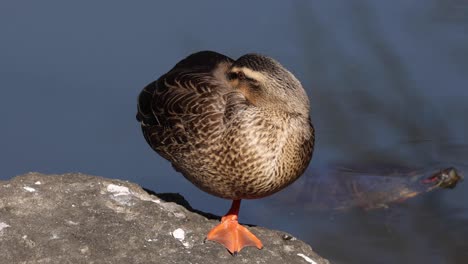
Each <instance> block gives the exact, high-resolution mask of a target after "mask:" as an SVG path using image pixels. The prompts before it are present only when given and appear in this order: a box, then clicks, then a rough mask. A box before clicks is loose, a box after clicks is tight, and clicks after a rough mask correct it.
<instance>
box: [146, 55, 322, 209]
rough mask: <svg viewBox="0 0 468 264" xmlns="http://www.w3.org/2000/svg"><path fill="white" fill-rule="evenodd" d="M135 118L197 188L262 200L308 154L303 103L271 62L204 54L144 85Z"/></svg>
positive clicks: (291, 176) (293, 83)
mask: <svg viewBox="0 0 468 264" xmlns="http://www.w3.org/2000/svg"><path fill="white" fill-rule="evenodd" d="M137 119H138V120H139V121H140V122H141V128H142V131H143V134H144V136H145V139H146V141H147V142H148V143H149V145H150V146H151V147H152V148H153V149H154V150H155V151H156V152H158V153H159V154H160V155H161V156H163V157H164V158H166V159H167V160H169V161H170V162H171V163H172V165H173V166H174V168H175V169H176V170H178V171H180V172H181V173H182V174H183V175H184V176H185V177H186V178H187V179H188V180H190V181H191V182H192V183H193V184H195V185H196V186H198V187H199V188H200V189H202V190H204V191H206V192H208V193H211V194H213V195H216V196H219V197H222V198H227V199H233V200H240V199H253V198H261V197H264V196H267V195H270V194H273V193H275V192H277V191H279V190H281V189H283V188H284V187H286V186H287V185H289V184H291V183H292V182H293V181H295V180H296V179H297V178H298V177H299V176H300V175H301V174H302V173H303V172H304V170H305V168H306V167H307V165H308V164H309V161H310V159H311V156H312V151H313V145H314V130H313V127H312V125H311V122H310V118H309V101H308V98H307V95H306V93H305V91H304V89H303V88H302V86H301V84H300V83H299V81H298V80H297V79H296V78H295V77H294V76H293V75H292V74H291V73H290V72H289V71H287V70H286V69H285V68H284V67H283V66H281V65H280V64H279V63H278V62H276V61H275V60H273V59H271V58H268V57H265V56H261V55H257V54H247V55H244V56H242V57H240V58H239V59H238V60H237V61H234V60H232V59H230V58H228V57H226V56H224V55H221V54H218V53H215V52H210V51H204V52H198V53H195V54H192V55H190V56H189V57H187V58H186V59H184V60H182V61H181V62H179V63H178V64H177V65H176V66H175V67H174V68H173V69H171V70H170V71H169V72H168V73H166V74H164V75H163V76H161V77H160V78H159V79H158V80H156V81H154V82H152V83H150V84H149V85H148V86H146V87H145V88H144V89H143V91H142V92H141V94H140V96H139V99H138V114H137Z"/></svg>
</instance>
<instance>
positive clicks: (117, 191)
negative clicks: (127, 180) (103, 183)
mask: <svg viewBox="0 0 468 264" xmlns="http://www.w3.org/2000/svg"><path fill="white" fill-rule="evenodd" d="M107 191H108V192H110V193H112V194H113V195H114V196H120V195H130V194H131V193H130V190H129V189H128V187H125V186H119V185H115V184H109V185H107Z"/></svg>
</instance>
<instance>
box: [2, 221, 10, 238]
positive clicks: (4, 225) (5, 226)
mask: <svg viewBox="0 0 468 264" xmlns="http://www.w3.org/2000/svg"><path fill="white" fill-rule="evenodd" d="M7 227H10V225H9V224H7V223H4V222H0V235H2V234H3V229H5V228H7Z"/></svg>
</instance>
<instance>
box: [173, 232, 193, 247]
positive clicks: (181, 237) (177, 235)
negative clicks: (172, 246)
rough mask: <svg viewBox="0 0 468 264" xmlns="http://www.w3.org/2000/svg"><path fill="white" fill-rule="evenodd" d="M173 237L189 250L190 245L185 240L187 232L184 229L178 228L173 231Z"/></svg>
mask: <svg viewBox="0 0 468 264" xmlns="http://www.w3.org/2000/svg"><path fill="white" fill-rule="evenodd" d="M171 234H172V236H173V237H174V238H175V239H177V240H179V241H180V242H181V243H182V245H184V247H186V248H188V247H190V244H189V243H188V242H187V241H184V240H185V231H184V230H183V229H182V228H177V229H176V230H174V231H172V233H171Z"/></svg>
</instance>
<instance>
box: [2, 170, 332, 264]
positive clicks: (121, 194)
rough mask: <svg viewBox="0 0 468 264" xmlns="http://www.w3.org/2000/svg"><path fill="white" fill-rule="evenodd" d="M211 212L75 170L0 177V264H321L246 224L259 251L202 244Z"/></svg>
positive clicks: (290, 241)
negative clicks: (236, 250)
mask: <svg viewBox="0 0 468 264" xmlns="http://www.w3.org/2000/svg"><path fill="white" fill-rule="evenodd" d="M218 221H219V217H215V216H213V215H210V214H206V213H202V212H199V211H196V210H194V209H192V208H191V207H190V205H189V204H188V203H187V201H185V199H184V198H183V197H182V196H180V195H178V194H158V195H156V194H154V193H148V192H147V191H145V190H144V189H142V188H141V187H139V186H138V185H136V184H133V183H129V182H124V181H120V180H114V179H106V178H101V177H93V176H87V175H83V174H75V173H73V174H72V173H70V174H63V175H43V174H39V173H29V174H26V175H22V176H18V177H15V178H13V179H11V180H10V181H0V256H1V258H0V263H203V264H208V263H224V262H227V261H229V263H268V264H274V263H329V262H328V261H327V260H325V259H323V258H321V257H320V256H318V255H317V254H316V253H314V252H313V251H312V249H311V247H310V246H309V245H307V244H305V243H304V242H302V241H299V240H297V239H295V238H293V237H292V236H291V235H289V234H285V233H284V232H280V231H273V230H268V229H265V228H261V227H250V230H251V231H252V232H253V233H255V234H256V235H257V236H258V237H259V238H260V239H262V241H263V242H264V246H265V247H264V249H262V250H258V249H256V248H252V247H248V248H244V249H243V250H242V251H241V252H240V253H239V255H237V256H236V257H233V256H231V255H230V254H229V253H228V252H227V250H225V249H224V248H223V247H221V246H220V245H218V244H216V243H214V242H211V241H208V242H206V243H204V242H203V240H204V238H205V235H206V234H207V233H208V231H209V230H210V229H211V228H212V227H213V226H214V225H216V224H217V223H218Z"/></svg>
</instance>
